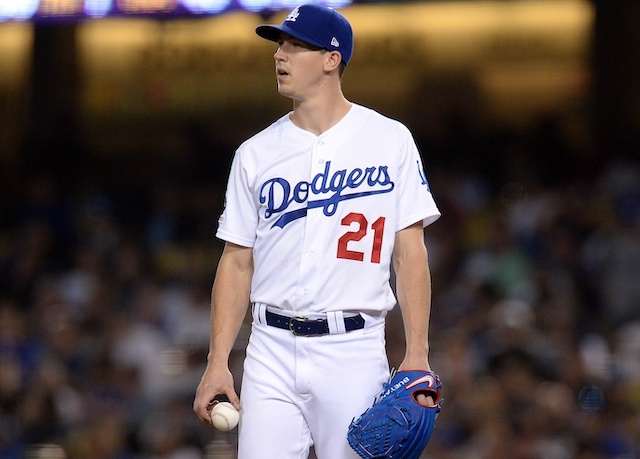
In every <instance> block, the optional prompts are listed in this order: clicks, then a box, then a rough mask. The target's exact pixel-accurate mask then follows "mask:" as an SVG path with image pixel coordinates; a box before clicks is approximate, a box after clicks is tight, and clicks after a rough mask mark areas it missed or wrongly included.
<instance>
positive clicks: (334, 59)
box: [324, 51, 342, 72]
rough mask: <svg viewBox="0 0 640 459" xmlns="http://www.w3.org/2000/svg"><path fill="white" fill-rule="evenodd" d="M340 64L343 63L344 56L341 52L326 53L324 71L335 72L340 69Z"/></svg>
mask: <svg viewBox="0 0 640 459" xmlns="http://www.w3.org/2000/svg"><path fill="white" fill-rule="evenodd" d="M340 62H342V55H341V54H340V52H339V51H328V52H327V53H326V60H325V63H324V70H325V71H326V72H332V71H333V70H335V69H337V68H339V67H340Z"/></svg>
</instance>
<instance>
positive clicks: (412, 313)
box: [394, 228, 431, 369]
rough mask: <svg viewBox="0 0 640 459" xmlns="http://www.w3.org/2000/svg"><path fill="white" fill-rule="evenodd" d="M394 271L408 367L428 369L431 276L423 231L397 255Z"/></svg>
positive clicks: (405, 243) (414, 235)
mask: <svg viewBox="0 0 640 459" xmlns="http://www.w3.org/2000/svg"><path fill="white" fill-rule="evenodd" d="M418 238H419V239H418ZM407 242H409V243H407ZM394 268H395V271H396V293H397V295H398V303H399V306H400V309H401V312H402V320H403V324H404V331H405V341H406V350H405V362H404V363H405V364H408V365H409V366H412V367H414V368H411V369H421V368H425V367H426V368H428V353H429V318H430V315H431V274H430V272H429V264H428V255H427V250H426V247H425V246H424V243H423V241H422V229H421V228H420V232H419V234H418V233H416V232H415V231H414V232H413V234H412V235H411V237H409V238H408V241H407V239H405V240H404V241H403V246H402V247H401V248H400V250H398V251H396V252H395V253H394Z"/></svg>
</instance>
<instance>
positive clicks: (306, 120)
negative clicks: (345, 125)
mask: <svg viewBox="0 0 640 459" xmlns="http://www.w3.org/2000/svg"><path fill="white" fill-rule="evenodd" d="M351 105H352V104H351V102H349V101H348V100H347V99H346V98H345V97H344V95H343V94H342V92H339V93H338V94H337V95H336V97H332V98H323V99H319V100H318V99H316V100H306V101H299V100H294V101H293V112H292V113H291V116H290V119H291V121H292V122H293V124H295V125H296V126H298V127H299V128H301V129H304V130H305V131H309V132H311V133H312V134H315V135H320V134H322V133H324V132H326V131H328V130H329V129H331V128H332V127H333V126H335V125H336V124H337V123H338V122H339V121H340V120H341V119H342V118H344V116H345V115H346V114H347V113H348V112H349V110H350V109H351Z"/></svg>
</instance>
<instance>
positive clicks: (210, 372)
mask: <svg viewBox="0 0 640 459" xmlns="http://www.w3.org/2000/svg"><path fill="white" fill-rule="evenodd" d="M220 394H224V395H226V396H227V397H228V398H229V401H230V402H231V404H232V405H233V407H234V408H235V409H236V410H238V411H240V409H241V406H240V398H239V397H238V394H237V393H236V391H235V389H234V385H233V375H232V374H231V371H229V368H228V367H224V368H214V367H211V366H207V369H206V370H205V372H204V375H203V376H202V379H201V380H200V384H198V388H197V389H196V397H195V399H194V401H193V411H194V412H195V413H196V415H197V416H198V418H200V420H201V421H202V422H204V423H205V424H211V417H210V415H209V412H210V411H211V408H212V402H213V399H214V398H215V396H216V395H220Z"/></svg>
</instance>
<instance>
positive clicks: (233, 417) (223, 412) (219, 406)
mask: <svg viewBox="0 0 640 459" xmlns="http://www.w3.org/2000/svg"><path fill="white" fill-rule="evenodd" d="M210 416H211V424H213V426H214V427H215V428H216V429H218V430H223V431H225V432H226V431H229V430H231V429H233V428H234V427H235V426H237V425H238V421H239V420H240V413H238V411H237V410H236V409H235V408H234V407H233V405H232V404H231V403H229V402H220V403H216V404H215V405H214V406H213V408H212V409H211V413H210Z"/></svg>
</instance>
